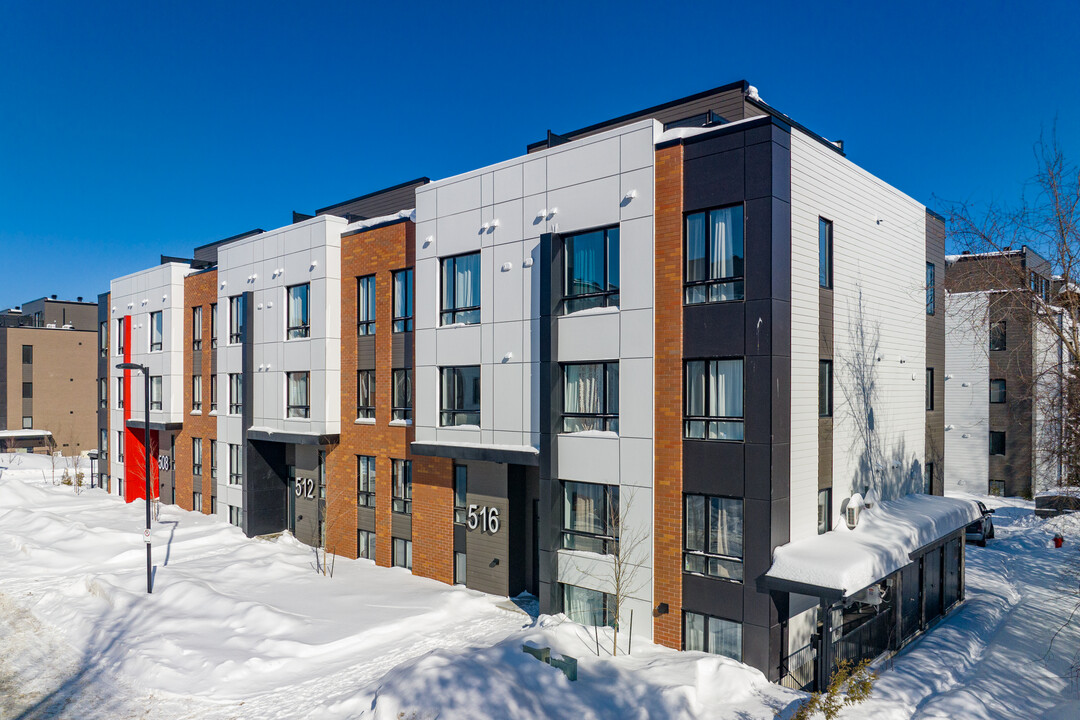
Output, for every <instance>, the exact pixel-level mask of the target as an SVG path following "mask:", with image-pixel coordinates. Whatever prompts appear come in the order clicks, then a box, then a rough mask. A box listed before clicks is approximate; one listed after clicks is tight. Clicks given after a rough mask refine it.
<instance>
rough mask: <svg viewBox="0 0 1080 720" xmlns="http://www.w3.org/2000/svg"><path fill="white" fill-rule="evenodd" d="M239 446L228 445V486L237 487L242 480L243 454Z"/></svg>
mask: <svg viewBox="0 0 1080 720" xmlns="http://www.w3.org/2000/svg"><path fill="white" fill-rule="evenodd" d="M242 450H243V448H242V447H241V446H239V445H231V444H230V445H229V484H230V485H239V484H240V483H241V482H242V481H243V479H244V453H243V452H242Z"/></svg>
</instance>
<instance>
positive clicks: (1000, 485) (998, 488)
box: [990, 480, 1005, 497]
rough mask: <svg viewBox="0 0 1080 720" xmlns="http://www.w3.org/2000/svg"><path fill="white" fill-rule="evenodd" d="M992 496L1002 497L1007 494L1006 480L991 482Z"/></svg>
mask: <svg viewBox="0 0 1080 720" xmlns="http://www.w3.org/2000/svg"><path fill="white" fill-rule="evenodd" d="M990 494H991V495H997V496H998V497H1001V496H1002V495H1004V494H1005V481H1004V480H991V481H990Z"/></svg>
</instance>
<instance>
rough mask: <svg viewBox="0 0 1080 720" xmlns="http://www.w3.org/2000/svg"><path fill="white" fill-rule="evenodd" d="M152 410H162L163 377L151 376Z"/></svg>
mask: <svg viewBox="0 0 1080 720" xmlns="http://www.w3.org/2000/svg"><path fill="white" fill-rule="evenodd" d="M150 409H151V410H160V409H161V376H160V375H152V376H150Z"/></svg>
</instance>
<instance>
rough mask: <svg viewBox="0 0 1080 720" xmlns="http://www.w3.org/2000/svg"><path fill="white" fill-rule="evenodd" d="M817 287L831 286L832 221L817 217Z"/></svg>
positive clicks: (829, 287)
mask: <svg viewBox="0 0 1080 720" xmlns="http://www.w3.org/2000/svg"><path fill="white" fill-rule="evenodd" d="M818 287H819V288H824V289H825V290H832V288H833V221H832V220H828V219H826V218H823V217H820V216H819V217H818Z"/></svg>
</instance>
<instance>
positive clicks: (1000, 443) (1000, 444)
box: [990, 430, 1005, 455]
mask: <svg viewBox="0 0 1080 720" xmlns="http://www.w3.org/2000/svg"><path fill="white" fill-rule="evenodd" d="M990 454H991V455H1004V454H1005V433H1004V432H1002V431H998V430H991V431H990Z"/></svg>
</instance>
